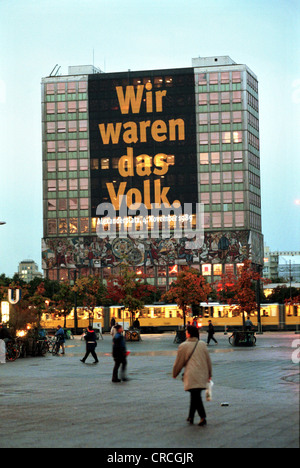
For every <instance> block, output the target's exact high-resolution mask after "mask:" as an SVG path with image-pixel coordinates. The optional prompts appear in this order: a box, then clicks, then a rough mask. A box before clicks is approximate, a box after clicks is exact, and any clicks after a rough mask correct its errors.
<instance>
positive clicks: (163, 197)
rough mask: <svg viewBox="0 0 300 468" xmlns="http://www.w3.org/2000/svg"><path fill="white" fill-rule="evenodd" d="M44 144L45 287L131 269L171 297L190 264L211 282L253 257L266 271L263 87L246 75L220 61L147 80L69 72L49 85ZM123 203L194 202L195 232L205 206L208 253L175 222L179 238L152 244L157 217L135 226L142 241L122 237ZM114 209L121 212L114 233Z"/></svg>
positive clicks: (148, 75)
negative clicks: (107, 210) (109, 212)
mask: <svg viewBox="0 0 300 468" xmlns="http://www.w3.org/2000/svg"><path fill="white" fill-rule="evenodd" d="M42 135H43V184H44V186H43V194H44V237H43V241H42V261H43V270H44V273H45V276H46V277H48V278H50V279H60V280H62V279H65V278H67V277H68V278H70V279H72V278H73V277H74V272H75V271H77V272H78V273H79V275H88V274H94V275H97V276H98V275H99V276H101V277H102V278H106V277H107V276H108V275H109V274H111V273H112V272H117V271H118V269H119V267H120V265H121V264H123V263H127V264H128V265H130V266H131V267H132V268H134V269H136V271H137V272H138V273H146V274H147V275H148V276H149V281H150V282H151V283H152V284H155V285H157V286H160V287H162V288H165V287H168V286H169V284H170V283H171V282H172V281H173V280H174V278H176V276H177V274H178V272H179V271H180V269H181V268H182V267H184V266H186V265H192V266H193V267H194V268H196V269H199V270H200V271H201V272H202V274H203V275H204V276H206V278H207V280H208V281H209V282H211V283H214V282H216V281H218V280H219V279H220V276H221V274H222V273H231V272H232V273H235V274H236V273H237V272H238V269H239V267H240V266H241V265H242V263H243V261H244V260H245V259H248V258H250V259H251V260H252V262H253V263H254V264H256V265H258V266H262V264H263V236H262V232H261V192H260V152H259V114H258V82H257V78H256V76H255V74H254V73H253V72H252V71H251V70H250V69H249V68H248V67H247V66H246V65H239V64H236V63H235V62H233V60H231V59H230V58H229V57H209V58H196V59H193V61H192V67H190V68H182V69H167V70H146V71H140V72H138V71H137V72H132V71H127V72H124V73H102V72H101V71H100V70H97V69H95V68H94V67H91V66H88V67H69V72H68V75H65V76H49V77H46V78H43V79H42ZM120 196H126V197H127V198H126V201H127V208H129V207H130V206H131V205H133V206H135V207H136V208H137V207H139V206H140V205H141V204H143V206H144V208H146V209H147V210H148V211H149V212H150V209H151V208H153V207H155V206H160V205H164V206H180V207H183V206H185V205H186V204H191V206H192V210H193V216H192V218H191V219H192V225H193V228H194V229H196V227H195V213H196V208H195V207H196V205H198V206H199V204H202V205H201V206H202V207H203V210H204V215H203V218H202V219H203V228H204V229H203V231H204V232H203V243H202V244H201V245H199V244H198V245H197V246H195V244H193V243H191V240H192V236H186V235H182V236H181V237H179V236H177V237H176V236H175V235H173V233H174V231H173V229H174V225H173V224H174V219H175V218H170V217H169V218H168V220H167V221H166V223H169V224H168V227H169V229H170V235H169V236H168V237H162V236H157V237H155V236H153V235H149V229H150V231H151V228H152V234H153V229H154V228H153V226H151V223H152V224H153V219H154V218H151V217H149V216H147V223H146V225H147V227H146V231H145V227H144V225H143V222H142V217H141V218H139V219H138V216H136V217H135V218H134V224H135V225H134V227H132V226H131V228H129V230H130V229H133V230H134V231H135V234H136V231H139V230H141V231H142V233H143V235H141V236H140V238H137V237H136V236H135V235H130V233H129V235H126V236H125V237H122V236H121V237H120V235H119V231H120V230H122V229H124V223H125V221H124V220H125V218H122V217H120V210H121V202H120ZM105 203H109V204H110V205H111V206H113V208H114V210H115V216H112V217H111V218H113V217H114V219H115V221H114V222H113V223H111V225H106V227H105V226H104V224H101V223H102V221H101V220H102V219H103V218H101V216H100V215H99V211H98V210H99V206H104V205H103V204H105ZM100 211H101V210H100ZM182 212H183V211H182ZM136 213H138V211H136ZM102 214H103V213H102ZM120 219H121V221H118V220H120ZM128 219H129V218H126V223H127V222H128ZM144 219H145V218H144ZM159 219H160V223H159V225H160V224H161V218H159ZM116 220H117V221H116ZM172 223H173V224H172ZM99 226H100V227H101V229H102V231H101V235H100V234H99ZM160 227H161V226H160ZM105 230H107V232H105ZM193 232H196V231H193Z"/></svg>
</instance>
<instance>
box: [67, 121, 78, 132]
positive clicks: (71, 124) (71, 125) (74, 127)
mask: <svg viewBox="0 0 300 468" xmlns="http://www.w3.org/2000/svg"><path fill="white" fill-rule="evenodd" d="M68 130H69V133H75V132H77V121H76V120H70V121H69V124H68Z"/></svg>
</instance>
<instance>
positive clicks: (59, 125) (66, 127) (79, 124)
mask: <svg viewBox="0 0 300 468" xmlns="http://www.w3.org/2000/svg"><path fill="white" fill-rule="evenodd" d="M87 130H88V121H87V120H69V121H68V122H66V121H64V120H61V121H59V122H47V123H46V133H47V134H49V133H66V132H68V133H75V132H87Z"/></svg>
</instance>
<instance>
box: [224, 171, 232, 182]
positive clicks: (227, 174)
mask: <svg viewBox="0 0 300 468" xmlns="http://www.w3.org/2000/svg"><path fill="white" fill-rule="evenodd" d="M231 176H232V174H231V172H223V182H224V184H231V181H232V178H231Z"/></svg>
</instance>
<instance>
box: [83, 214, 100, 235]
mask: <svg viewBox="0 0 300 468" xmlns="http://www.w3.org/2000/svg"><path fill="white" fill-rule="evenodd" d="M93 219H95V218H93ZM95 230H96V227H95ZM80 232H81V233H82V234H84V233H85V232H89V218H80Z"/></svg>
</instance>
